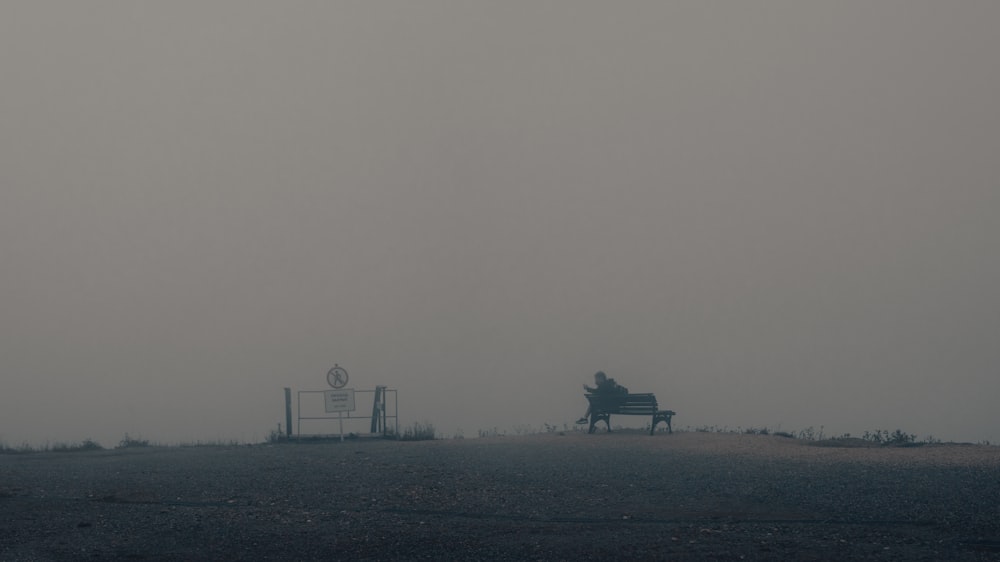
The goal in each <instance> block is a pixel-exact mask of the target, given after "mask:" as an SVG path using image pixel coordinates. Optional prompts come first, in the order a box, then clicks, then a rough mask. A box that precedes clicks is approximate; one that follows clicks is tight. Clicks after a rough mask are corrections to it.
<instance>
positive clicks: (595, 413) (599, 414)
mask: <svg viewBox="0 0 1000 562" xmlns="http://www.w3.org/2000/svg"><path fill="white" fill-rule="evenodd" d="M584 396H586V397H587V401H588V402H590V430H589V431H588V432H587V433H593V432H594V429H595V428H596V426H597V422H599V421H603V422H604V424H605V425H607V426H608V431H611V414H620V415H624V416H653V421H652V423H651V424H650V426H649V434H650V435H653V433H654V432H655V431H656V426H657V424H659V423H660V422H661V421H662V422H664V423H666V424H667V432H668V433H673V432H674V430H673V428H672V427H671V426H670V418H672V417H674V414H676V412H674V411H673V410H660V409H659V406H658V405H657V403H656V396H654V395H652V394H585V395H584Z"/></svg>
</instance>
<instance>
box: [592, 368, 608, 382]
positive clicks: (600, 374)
mask: <svg viewBox="0 0 1000 562" xmlns="http://www.w3.org/2000/svg"><path fill="white" fill-rule="evenodd" d="M606 380H608V375H605V374H604V371H597V372H596V373H594V382H596V383H597V384H601V383H602V382H604V381H606Z"/></svg>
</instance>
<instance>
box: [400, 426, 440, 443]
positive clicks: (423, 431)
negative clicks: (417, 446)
mask: <svg viewBox="0 0 1000 562" xmlns="http://www.w3.org/2000/svg"><path fill="white" fill-rule="evenodd" d="M399 439H400V441H429V440H432V439H434V426H433V425H431V424H429V423H426V422H425V423H420V422H415V423H414V424H413V426H412V427H408V428H406V429H404V430H403V434H402V435H400V436H399Z"/></svg>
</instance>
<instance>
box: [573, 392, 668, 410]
mask: <svg viewBox="0 0 1000 562" xmlns="http://www.w3.org/2000/svg"><path fill="white" fill-rule="evenodd" d="M585 396H586V397H587V400H588V401H590V406H591V408H594V409H595V410H596V411H600V412H607V413H610V414H653V413H656V411H657V404H656V396H654V395H653V394H649V393H647V394H586V395H585Z"/></svg>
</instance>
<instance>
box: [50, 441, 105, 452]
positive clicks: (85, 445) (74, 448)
mask: <svg viewBox="0 0 1000 562" xmlns="http://www.w3.org/2000/svg"><path fill="white" fill-rule="evenodd" d="M103 450H104V447H102V446H101V444H100V443H98V442H97V441H94V440H93V439H90V438H87V439H84V440H83V442H81V443H77V444H67V443H56V444H55V445H53V446H52V451H53V452H56V453H77V452H80V451H103Z"/></svg>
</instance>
